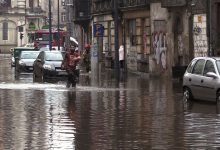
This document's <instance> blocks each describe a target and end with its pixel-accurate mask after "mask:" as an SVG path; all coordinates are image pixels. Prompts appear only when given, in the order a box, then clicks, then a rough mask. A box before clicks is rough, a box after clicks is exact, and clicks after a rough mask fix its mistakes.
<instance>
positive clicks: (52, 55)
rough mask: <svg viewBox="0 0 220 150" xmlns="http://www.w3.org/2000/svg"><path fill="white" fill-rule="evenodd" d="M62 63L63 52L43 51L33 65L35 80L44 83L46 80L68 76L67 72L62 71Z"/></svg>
mask: <svg viewBox="0 0 220 150" xmlns="http://www.w3.org/2000/svg"><path fill="white" fill-rule="evenodd" d="M62 61H63V52H61V51H41V52H40V53H39V55H38V57H37V58H36V60H35V61H34V64H33V68H34V70H33V79H34V80H35V79H37V80H38V79H42V81H44V79H46V78H53V77H59V76H67V72H66V71H65V70H62V69H61V63H62ZM38 81H40V80H38Z"/></svg>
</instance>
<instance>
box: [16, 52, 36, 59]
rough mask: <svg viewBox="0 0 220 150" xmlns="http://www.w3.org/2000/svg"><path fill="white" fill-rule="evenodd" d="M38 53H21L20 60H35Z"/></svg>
mask: <svg viewBox="0 0 220 150" xmlns="http://www.w3.org/2000/svg"><path fill="white" fill-rule="evenodd" d="M38 54H39V52H30V53H28V52H22V53H21V57H20V58H21V59H36V58H37V56H38Z"/></svg>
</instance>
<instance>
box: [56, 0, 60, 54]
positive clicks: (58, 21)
mask: <svg viewBox="0 0 220 150" xmlns="http://www.w3.org/2000/svg"><path fill="white" fill-rule="evenodd" d="M57 5H58V6H57V29H58V37H57V38H58V39H57V40H58V50H60V0H58V3H57Z"/></svg>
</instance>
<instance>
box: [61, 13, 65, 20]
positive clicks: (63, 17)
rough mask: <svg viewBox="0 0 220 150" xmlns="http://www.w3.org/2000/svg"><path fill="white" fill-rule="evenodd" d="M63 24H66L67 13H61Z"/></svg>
mask: <svg viewBox="0 0 220 150" xmlns="http://www.w3.org/2000/svg"><path fill="white" fill-rule="evenodd" d="M61 22H66V13H65V12H62V13H61Z"/></svg>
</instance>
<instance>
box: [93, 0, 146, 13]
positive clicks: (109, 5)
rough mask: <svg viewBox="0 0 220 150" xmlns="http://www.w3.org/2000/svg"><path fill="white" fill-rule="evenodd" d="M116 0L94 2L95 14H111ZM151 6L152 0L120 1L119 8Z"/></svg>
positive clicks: (97, 0)
mask: <svg viewBox="0 0 220 150" xmlns="http://www.w3.org/2000/svg"><path fill="white" fill-rule="evenodd" d="M113 2H114V0H94V1H93V3H94V5H93V11H92V12H93V13H106V12H111V11H112V9H113ZM149 5H150V0H118V6H119V8H121V9H127V8H139V7H146V6H149Z"/></svg>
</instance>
